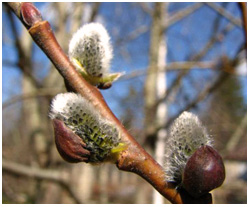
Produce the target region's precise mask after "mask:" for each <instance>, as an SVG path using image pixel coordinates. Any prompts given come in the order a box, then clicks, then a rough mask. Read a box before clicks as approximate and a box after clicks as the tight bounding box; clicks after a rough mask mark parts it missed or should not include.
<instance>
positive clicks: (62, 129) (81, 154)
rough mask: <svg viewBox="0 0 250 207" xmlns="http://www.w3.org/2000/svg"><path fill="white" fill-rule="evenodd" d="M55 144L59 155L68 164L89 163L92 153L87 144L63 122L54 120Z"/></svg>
mask: <svg viewBox="0 0 250 207" xmlns="http://www.w3.org/2000/svg"><path fill="white" fill-rule="evenodd" d="M52 121H53V126H54V131H55V143H56V147H57V150H58V152H59V154H60V155H61V156H62V158H63V159H64V160H66V161H68V162H74V163H75V162H88V160H89V159H88V158H89V155H90V152H89V151H88V150H86V149H85V147H86V144H85V143H84V142H83V140H82V139H81V138H80V137H79V136H77V135H76V134H75V133H74V132H73V131H72V130H71V129H70V128H68V127H67V126H66V125H65V124H64V123H63V121H61V120H58V119H53V120H52Z"/></svg>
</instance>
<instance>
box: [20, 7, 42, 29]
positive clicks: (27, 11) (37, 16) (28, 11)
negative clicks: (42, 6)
mask: <svg viewBox="0 0 250 207" xmlns="http://www.w3.org/2000/svg"><path fill="white" fill-rule="evenodd" d="M21 14H22V17H23V21H24V22H25V24H26V25H27V26H28V27H32V26H33V25H34V24H35V23H37V22H39V21H42V15H41V13H40V11H39V10H38V9H37V8H36V7H35V6H34V4H32V3H30V2H22V3H21Z"/></svg>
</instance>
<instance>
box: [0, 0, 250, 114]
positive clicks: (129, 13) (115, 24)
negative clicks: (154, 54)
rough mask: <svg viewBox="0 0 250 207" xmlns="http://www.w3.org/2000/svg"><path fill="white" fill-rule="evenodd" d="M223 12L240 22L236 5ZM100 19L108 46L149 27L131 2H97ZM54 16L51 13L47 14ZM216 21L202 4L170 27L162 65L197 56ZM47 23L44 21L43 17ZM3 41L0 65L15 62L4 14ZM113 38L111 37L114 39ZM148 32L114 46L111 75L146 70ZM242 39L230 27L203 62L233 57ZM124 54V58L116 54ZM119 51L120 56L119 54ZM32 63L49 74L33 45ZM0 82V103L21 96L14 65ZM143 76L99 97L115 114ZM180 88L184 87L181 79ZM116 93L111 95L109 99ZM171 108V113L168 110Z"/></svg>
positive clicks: (177, 7) (42, 6) (178, 7)
mask: <svg viewBox="0 0 250 207" xmlns="http://www.w3.org/2000/svg"><path fill="white" fill-rule="evenodd" d="M192 4H193V3H171V4H170V6H169V15H172V14H174V13H175V12H176V11H179V10H181V9H183V8H185V7H188V6H190V5H192ZM35 5H36V6H37V7H38V8H39V9H40V10H41V11H42V14H44V13H43V12H45V11H46V9H45V8H46V7H45V6H46V4H45V3H36V4H35ZM227 10H228V11H230V12H231V14H233V15H234V16H235V17H237V18H239V17H240V13H239V9H238V6H237V5H236V4H235V3H229V4H228V5H227ZM99 12H100V14H99V18H98V20H101V21H102V22H103V23H104V25H105V26H106V28H107V30H108V31H109V33H110V35H111V39H112V42H113V43H114V42H116V40H117V38H123V37H126V35H128V34H129V33H130V32H131V31H133V30H135V29H136V28H138V27H139V26H141V25H146V26H150V24H151V19H150V17H149V16H148V15H146V14H145V13H143V12H142V11H141V10H140V9H139V7H138V5H136V4H135V3H102V4H101V7H100V10H99ZM52 16H53V14H52ZM216 17H217V13H216V12H215V11H213V10H212V9H211V8H209V7H208V6H203V7H202V8H200V9H198V10H197V11H196V12H194V13H193V14H191V15H189V16H188V17H187V18H185V19H184V20H182V21H179V22H178V23H177V24H175V25H173V26H171V27H170V28H169V29H168V30H167V31H166V37H167V47H168V55H167V57H166V60H167V62H172V61H186V60H188V59H189V58H190V57H191V56H192V55H193V54H195V53H197V52H198V51H199V50H200V49H201V48H202V47H203V46H204V45H205V43H206V42H207V41H208V40H209V39H210V37H211V35H212V31H213V30H212V28H213V20H214V19H215V18H216ZM45 19H46V18H45ZM2 20H3V24H2V27H3V42H2V51H3V52H2V54H3V55H2V59H3V61H6V60H7V61H9V62H16V60H17V53H16V49H15V45H14V42H13V34H12V33H11V32H10V28H9V27H8V25H9V21H8V18H7V17H6V14H5V13H3V16H2ZM15 21H16V25H17V28H18V34H19V35H20V34H21V29H22V25H21V23H20V22H19V21H18V20H17V19H16V18H15ZM227 23H228V20H227V19H225V18H224V19H223V20H221V21H220V24H219V30H221V29H222V28H224V26H225V25H226V24H227ZM115 34H116V35H115ZM149 41H150V33H149V31H147V32H146V33H144V34H143V35H141V36H140V37H139V38H137V39H135V40H133V41H132V42H129V43H128V44H124V45H121V46H118V47H114V59H113V62H112V67H111V70H112V71H125V72H126V73H127V74H129V73H130V72H131V71H134V70H138V69H146V67H147V65H148V61H149V60H148V49H149ZM243 41H244V33H243V31H242V29H241V28H238V27H235V28H234V29H232V31H230V32H229V33H228V34H227V35H226V36H225V37H223V40H222V41H221V42H219V43H217V44H216V45H215V46H214V47H213V48H212V49H211V50H210V51H209V52H208V54H207V55H206V56H205V57H204V59H203V60H215V59H216V58H218V57H220V56H221V55H223V54H224V55H227V56H228V57H231V58H233V57H234V56H235V54H236V51H237V49H238V48H239V47H240V45H241V44H242V43H243ZM123 50H124V51H125V52H126V53H127V57H126V58H125V57H124V56H123V55H122V53H121V51H123ZM124 51H123V52H124ZM33 58H34V60H35V62H36V64H37V68H38V69H37V70H36V75H37V78H38V79H41V80H42V78H44V77H45V76H46V75H47V73H48V68H49V67H48V66H49V61H48V59H47V57H46V56H45V55H44V54H43V53H42V52H41V51H40V49H39V48H38V47H36V46H35V48H34V57H33ZM2 73H3V74H2V84H3V92H2V96H3V99H2V101H3V102H5V101H6V100H8V99H9V98H10V97H12V96H14V95H15V94H19V93H21V77H22V74H21V73H20V71H19V70H18V69H17V68H16V67H5V65H3V68H2ZM191 75H192V76H194V78H196V79H199V77H203V78H204V77H206V76H209V75H211V71H209V70H203V71H201V70H194V71H192V72H191ZM175 76H176V73H174V72H169V73H168V74H167V79H168V80H167V83H168V85H170V84H171V82H172V80H173V78H174V77H175ZM239 80H240V81H241V83H242V85H243V89H242V93H243V95H244V96H245V97H246V95H247V93H246V77H239ZM143 81H144V76H142V77H139V78H137V79H132V80H127V81H118V82H117V83H115V84H114V85H113V87H112V88H111V89H110V90H106V91H102V93H103V94H104V97H105V98H106V99H107V102H108V104H109V105H110V107H111V109H113V110H114V111H115V113H116V114H118V115H119V112H120V108H121V106H120V105H119V104H120V103H119V101H117V100H116V98H117V97H120V98H121V97H124V96H126V95H127V94H128V88H129V86H134V88H136V89H137V90H138V91H139V90H142V87H143ZM184 84H188V83H187V82H185V81H184ZM187 93H190V94H191V95H192V94H193V95H194V96H195V94H194V93H193V91H192V90H191V92H188V91H187ZM114 94H115V95H114ZM173 110H175V109H173Z"/></svg>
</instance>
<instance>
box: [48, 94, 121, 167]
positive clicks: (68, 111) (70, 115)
mask: <svg viewBox="0 0 250 207" xmlns="http://www.w3.org/2000/svg"><path fill="white" fill-rule="evenodd" d="M50 118H51V119H52V120H53V122H54V128H55V136H56V137H55V139H56V142H58V143H57V146H60V147H59V148H60V150H61V151H64V152H63V153H62V152H60V151H59V152H60V154H61V155H62V154H69V153H68V152H65V151H66V150H65V149H66V148H68V146H67V145H72V146H69V148H70V150H71V149H72V150H71V151H73V154H80V155H81V157H87V158H88V159H87V160H86V162H91V163H99V162H102V161H104V160H108V158H113V155H114V154H115V153H117V152H119V150H120V151H121V150H123V149H124V148H123V146H124V144H123V143H121V142H120V135H119V132H118V130H117V129H116V127H115V126H114V125H113V124H112V123H110V122H109V121H108V120H106V119H105V118H103V117H102V116H101V115H100V114H99V113H98V112H97V111H96V109H95V108H94V106H93V105H92V104H91V103H90V102H89V101H87V100H86V99H84V98H83V97H82V96H81V95H79V94H75V93H64V94H58V95H57V96H56V97H55V98H54V99H53V100H52V104H51V112H50ZM57 120H60V121H62V122H63V123H64V125H63V124H62V123H61V122H58V121H57ZM69 130H71V131H72V132H69ZM64 132H65V133H64ZM78 137H79V138H81V139H82V141H81V142H79V139H78ZM63 139H64V140H63ZM64 145H66V146H65V147H64ZM61 146H63V147H61ZM81 146H82V147H83V148H84V149H86V150H87V151H89V153H90V154H88V153H87V152H85V151H84V152H83V151H82V149H81V148H80V147H81ZM78 149H80V151H79V152H78ZM117 149H119V150H118V151H117ZM63 157H64V156H63ZM66 160H67V159H66ZM84 161H85V160H84Z"/></svg>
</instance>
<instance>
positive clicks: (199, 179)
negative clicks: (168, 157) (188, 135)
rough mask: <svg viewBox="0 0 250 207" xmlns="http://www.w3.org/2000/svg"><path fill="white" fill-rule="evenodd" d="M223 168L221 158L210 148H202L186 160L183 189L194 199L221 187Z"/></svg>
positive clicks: (223, 176) (223, 175)
mask: <svg viewBox="0 0 250 207" xmlns="http://www.w3.org/2000/svg"><path fill="white" fill-rule="evenodd" d="M224 179H225V167H224V164H223V161H222V158H221V156H220V155H219V154H218V152H217V151H215V150H214V149H213V148H212V147H210V146H202V147H200V148H199V149H198V150H196V152H195V153H194V154H193V155H192V156H191V157H190V158H189V159H188V161H187V164H186V166H185V169H184V173H183V182H182V183H183V187H184V188H185V189H186V191H187V192H189V194H190V195H192V196H193V197H195V198H198V197H200V196H202V195H204V194H206V193H208V192H209V191H211V190H213V189H215V188H217V187H219V186H221V185H222V183H223V181H224Z"/></svg>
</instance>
